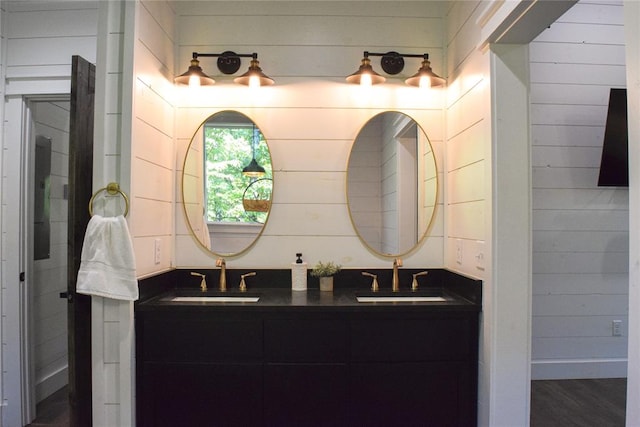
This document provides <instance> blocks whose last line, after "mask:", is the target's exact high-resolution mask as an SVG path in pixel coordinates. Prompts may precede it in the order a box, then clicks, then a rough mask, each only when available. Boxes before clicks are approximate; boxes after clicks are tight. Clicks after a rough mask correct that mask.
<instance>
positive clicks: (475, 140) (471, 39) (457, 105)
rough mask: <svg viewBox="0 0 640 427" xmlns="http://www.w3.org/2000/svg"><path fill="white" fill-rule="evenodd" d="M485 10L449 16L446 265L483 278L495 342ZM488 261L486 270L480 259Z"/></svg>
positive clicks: (484, 368) (465, 7)
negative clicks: (483, 36) (482, 23)
mask: <svg viewBox="0 0 640 427" xmlns="http://www.w3.org/2000/svg"><path fill="white" fill-rule="evenodd" d="M483 7H484V5H482V4H481V3H479V2H464V1H463V2H454V3H452V4H451V7H450V9H449V10H448V11H447V32H446V46H447V69H448V73H449V75H448V78H449V85H448V91H447V101H446V117H447V120H446V122H447V130H446V136H447V139H446V154H445V163H444V165H445V166H444V168H445V173H446V194H445V200H444V202H445V205H446V209H447V214H446V228H445V230H446V232H445V239H446V241H445V258H444V266H445V267H447V268H450V269H452V270H455V271H459V272H461V273H463V274H470V275H472V276H476V277H480V278H482V279H483V280H484V283H483V295H485V297H484V301H483V312H484V313H483V316H482V327H481V328H482V330H481V339H482V340H487V341H490V340H491V335H490V334H491V333H494V332H495V331H493V330H492V328H491V326H490V325H491V313H492V305H491V297H490V295H491V289H492V286H493V284H492V282H491V281H490V277H491V275H490V271H489V268H490V266H491V254H490V252H489V251H488V250H485V249H484V244H485V241H486V239H487V238H488V237H489V233H490V228H489V224H490V215H491V211H490V203H491V187H490V183H491V177H490V175H488V168H489V167H490V160H491V157H490V150H491V123H490V122H491V120H490V119H491V114H490V111H491V108H490V93H489V55H488V54H487V53H486V52H485V53H483V52H481V51H480V50H479V49H478V48H479V46H478V44H479V43H480V28H479V27H478V25H477V24H476V22H477V20H478V15H479V14H480V13H481V12H482V9H483ZM479 252H482V253H483V256H484V265H485V267H484V268H483V269H480V268H478V264H477V260H476V255H477V254H478V253H479ZM484 348H485V351H480V361H479V362H480V366H479V384H478V389H479V396H483V397H482V398H480V399H479V402H478V419H479V424H480V425H489V424H490V423H489V411H490V406H489V402H490V400H491V398H490V396H491V389H490V376H491V373H490V364H489V363H488V360H489V359H490V357H491V354H490V350H489V349H488V348H487V347H484Z"/></svg>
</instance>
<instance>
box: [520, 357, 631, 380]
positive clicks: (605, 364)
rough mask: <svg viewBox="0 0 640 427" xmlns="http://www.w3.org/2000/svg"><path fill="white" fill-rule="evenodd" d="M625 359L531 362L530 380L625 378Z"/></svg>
mask: <svg viewBox="0 0 640 427" xmlns="http://www.w3.org/2000/svg"><path fill="white" fill-rule="evenodd" d="M626 376H627V359H626V358H624V359H571V360H533V361H531V379H532V380H568V379H578V378H626Z"/></svg>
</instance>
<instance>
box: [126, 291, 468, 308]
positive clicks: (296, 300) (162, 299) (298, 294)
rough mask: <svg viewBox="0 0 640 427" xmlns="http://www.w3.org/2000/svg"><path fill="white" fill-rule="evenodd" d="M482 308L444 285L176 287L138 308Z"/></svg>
mask: <svg viewBox="0 0 640 427" xmlns="http://www.w3.org/2000/svg"><path fill="white" fill-rule="evenodd" d="M376 295H377V296H442V297H443V298H444V299H445V301H438V302H358V301H357V300H356V296H376ZM176 296H196V297H200V296H205V297H212V296H213V297H217V296H224V297H226V296H229V297H242V296H247V297H251V296H253V297H259V300H258V302H202V301H186V302H185V301H180V302H178V301H172V299H173V298H174V297H176ZM194 309H195V310H197V311H201V310H207V311H211V310H216V311H220V310H222V311H240V310H241V311H251V312H256V311H263V312H264V311H306V312H310V311H325V312H326V311H385V312H388V311H416V310H419V311H425V310H429V311H451V310H456V311H480V307H479V306H478V305H476V304H474V303H472V302H470V301H468V300H467V299H465V298H463V297H461V296H459V295H456V294H454V293H452V292H449V291H447V290H444V289H428V290H424V291H417V292H411V291H406V292H399V293H391V292H378V293H373V292H370V291H369V292H363V291H359V290H356V289H339V290H334V291H333V292H321V291H319V290H317V289H309V290H307V291H292V290H290V289H283V288H265V289H253V290H251V291H249V292H246V293H241V292H238V291H228V292H218V291H211V290H209V291H207V292H202V291H200V290H199V289H175V290H170V291H167V292H164V293H162V294H160V295H158V296H156V297H154V298H151V299H149V300H147V301H145V302H143V303H141V304H139V305H138V307H137V310H138V311H167V310H170V311H187V310H188V311H193V310H194Z"/></svg>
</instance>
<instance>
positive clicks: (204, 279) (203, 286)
mask: <svg viewBox="0 0 640 427" xmlns="http://www.w3.org/2000/svg"><path fill="white" fill-rule="evenodd" d="M191 275H192V276H198V277H200V278H201V279H202V280H201V281H200V289H201V290H202V292H207V277H206V276H205V275H204V274H201V273H196V272H195V271H192V272H191Z"/></svg>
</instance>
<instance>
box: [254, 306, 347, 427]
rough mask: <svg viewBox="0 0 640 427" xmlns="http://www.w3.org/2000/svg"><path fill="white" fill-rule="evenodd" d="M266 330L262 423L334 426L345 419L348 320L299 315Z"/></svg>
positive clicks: (270, 321) (271, 321) (270, 323)
mask: <svg viewBox="0 0 640 427" xmlns="http://www.w3.org/2000/svg"><path fill="white" fill-rule="evenodd" d="M336 317H337V318H336ZM264 326H265V365H264V385H265V400H264V411H265V422H264V425H265V426H274V427H276V426H309V425H313V426H335V425H336V422H337V420H344V419H346V415H347V409H348V405H347V402H348V401H349V396H348V392H347V391H348V378H349V376H348V361H349V360H348V348H349V340H348V333H349V329H348V323H347V320H346V319H345V318H342V316H340V315H338V316H334V317H328V316H327V315H320V316H318V315H304V314H298V315H297V316H296V318H291V317H286V318H277V319H266V320H265V324H264Z"/></svg>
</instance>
